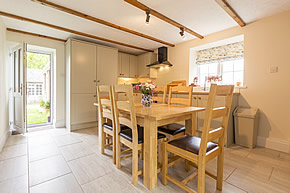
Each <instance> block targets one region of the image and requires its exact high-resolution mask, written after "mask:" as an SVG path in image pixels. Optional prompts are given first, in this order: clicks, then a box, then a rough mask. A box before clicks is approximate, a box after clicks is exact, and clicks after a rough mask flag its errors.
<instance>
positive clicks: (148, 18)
mask: <svg viewBox="0 0 290 193" xmlns="http://www.w3.org/2000/svg"><path fill="white" fill-rule="evenodd" d="M149 20H150V10H149V9H148V10H146V21H145V23H146V24H147V25H149Z"/></svg>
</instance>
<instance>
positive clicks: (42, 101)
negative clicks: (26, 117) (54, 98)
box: [39, 99, 45, 107]
mask: <svg viewBox="0 0 290 193" xmlns="http://www.w3.org/2000/svg"><path fill="white" fill-rule="evenodd" d="M39 105H40V106H41V107H44V105H45V102H44V100H42V99H41V101H40V102H39Z"/></svg>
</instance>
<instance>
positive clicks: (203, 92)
mask: <svg viewBox="0 0 290 193" xmlns="http://www.w3.org/2000/svg"><path fill="white" fill-rule="evenodd" d="M134 93H141V91H139V90H135V91H134ZM173 94H187V93H182V92H178V93H177V92H175V93H173ZM192 94H193V95H208V94H209V91H192ZM234 95H240V93H239V92H235V91H234Z"/></svg>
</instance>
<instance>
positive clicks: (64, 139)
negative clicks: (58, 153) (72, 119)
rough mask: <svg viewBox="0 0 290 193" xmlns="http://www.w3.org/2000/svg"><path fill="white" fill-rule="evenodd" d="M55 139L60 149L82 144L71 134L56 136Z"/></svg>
mask: <svg viewBox="0 0 290 193" xmlns="http://www.w3.org/2000/svg"><path fill="white" fill-rule="evenodd" d="M54 139H55V142H56V145H57V146H58V147H61V146H65V145H70V144H74V143H79V142H82V140H81V139H80V138H79V137H76V136H72V135H71V134H68V135H61V136H56V137H55V138H54Z"/></svg>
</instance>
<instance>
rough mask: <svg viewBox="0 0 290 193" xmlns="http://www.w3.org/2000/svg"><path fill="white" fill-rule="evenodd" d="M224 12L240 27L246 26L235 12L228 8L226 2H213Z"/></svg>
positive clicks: (220, 0) (218, 0)
mask: <svg viewBox="0 0 290 193" xmlns="http://www.w3.org/2000/svg"><path fill="white" fill-rule="evenodd" d="M215 1H216V2H217V3H218V4H219V5H220V6H221V7H222V8H223V10H225V11H226V12H227V13H228V14H229V16H231V17H232V18H233V19H234V20H235V21H236V22H237V23H238V24H239V25H240V26H241V27H244V26H246V23H245V22H244V21H243V19H242V18H241V17H240V16H239V15H238V14H237V12H236V11H235V10H234V9H233V8H232V6H230V4H229V3H228V2H227V1H226V0H215Z"/></svg>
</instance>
